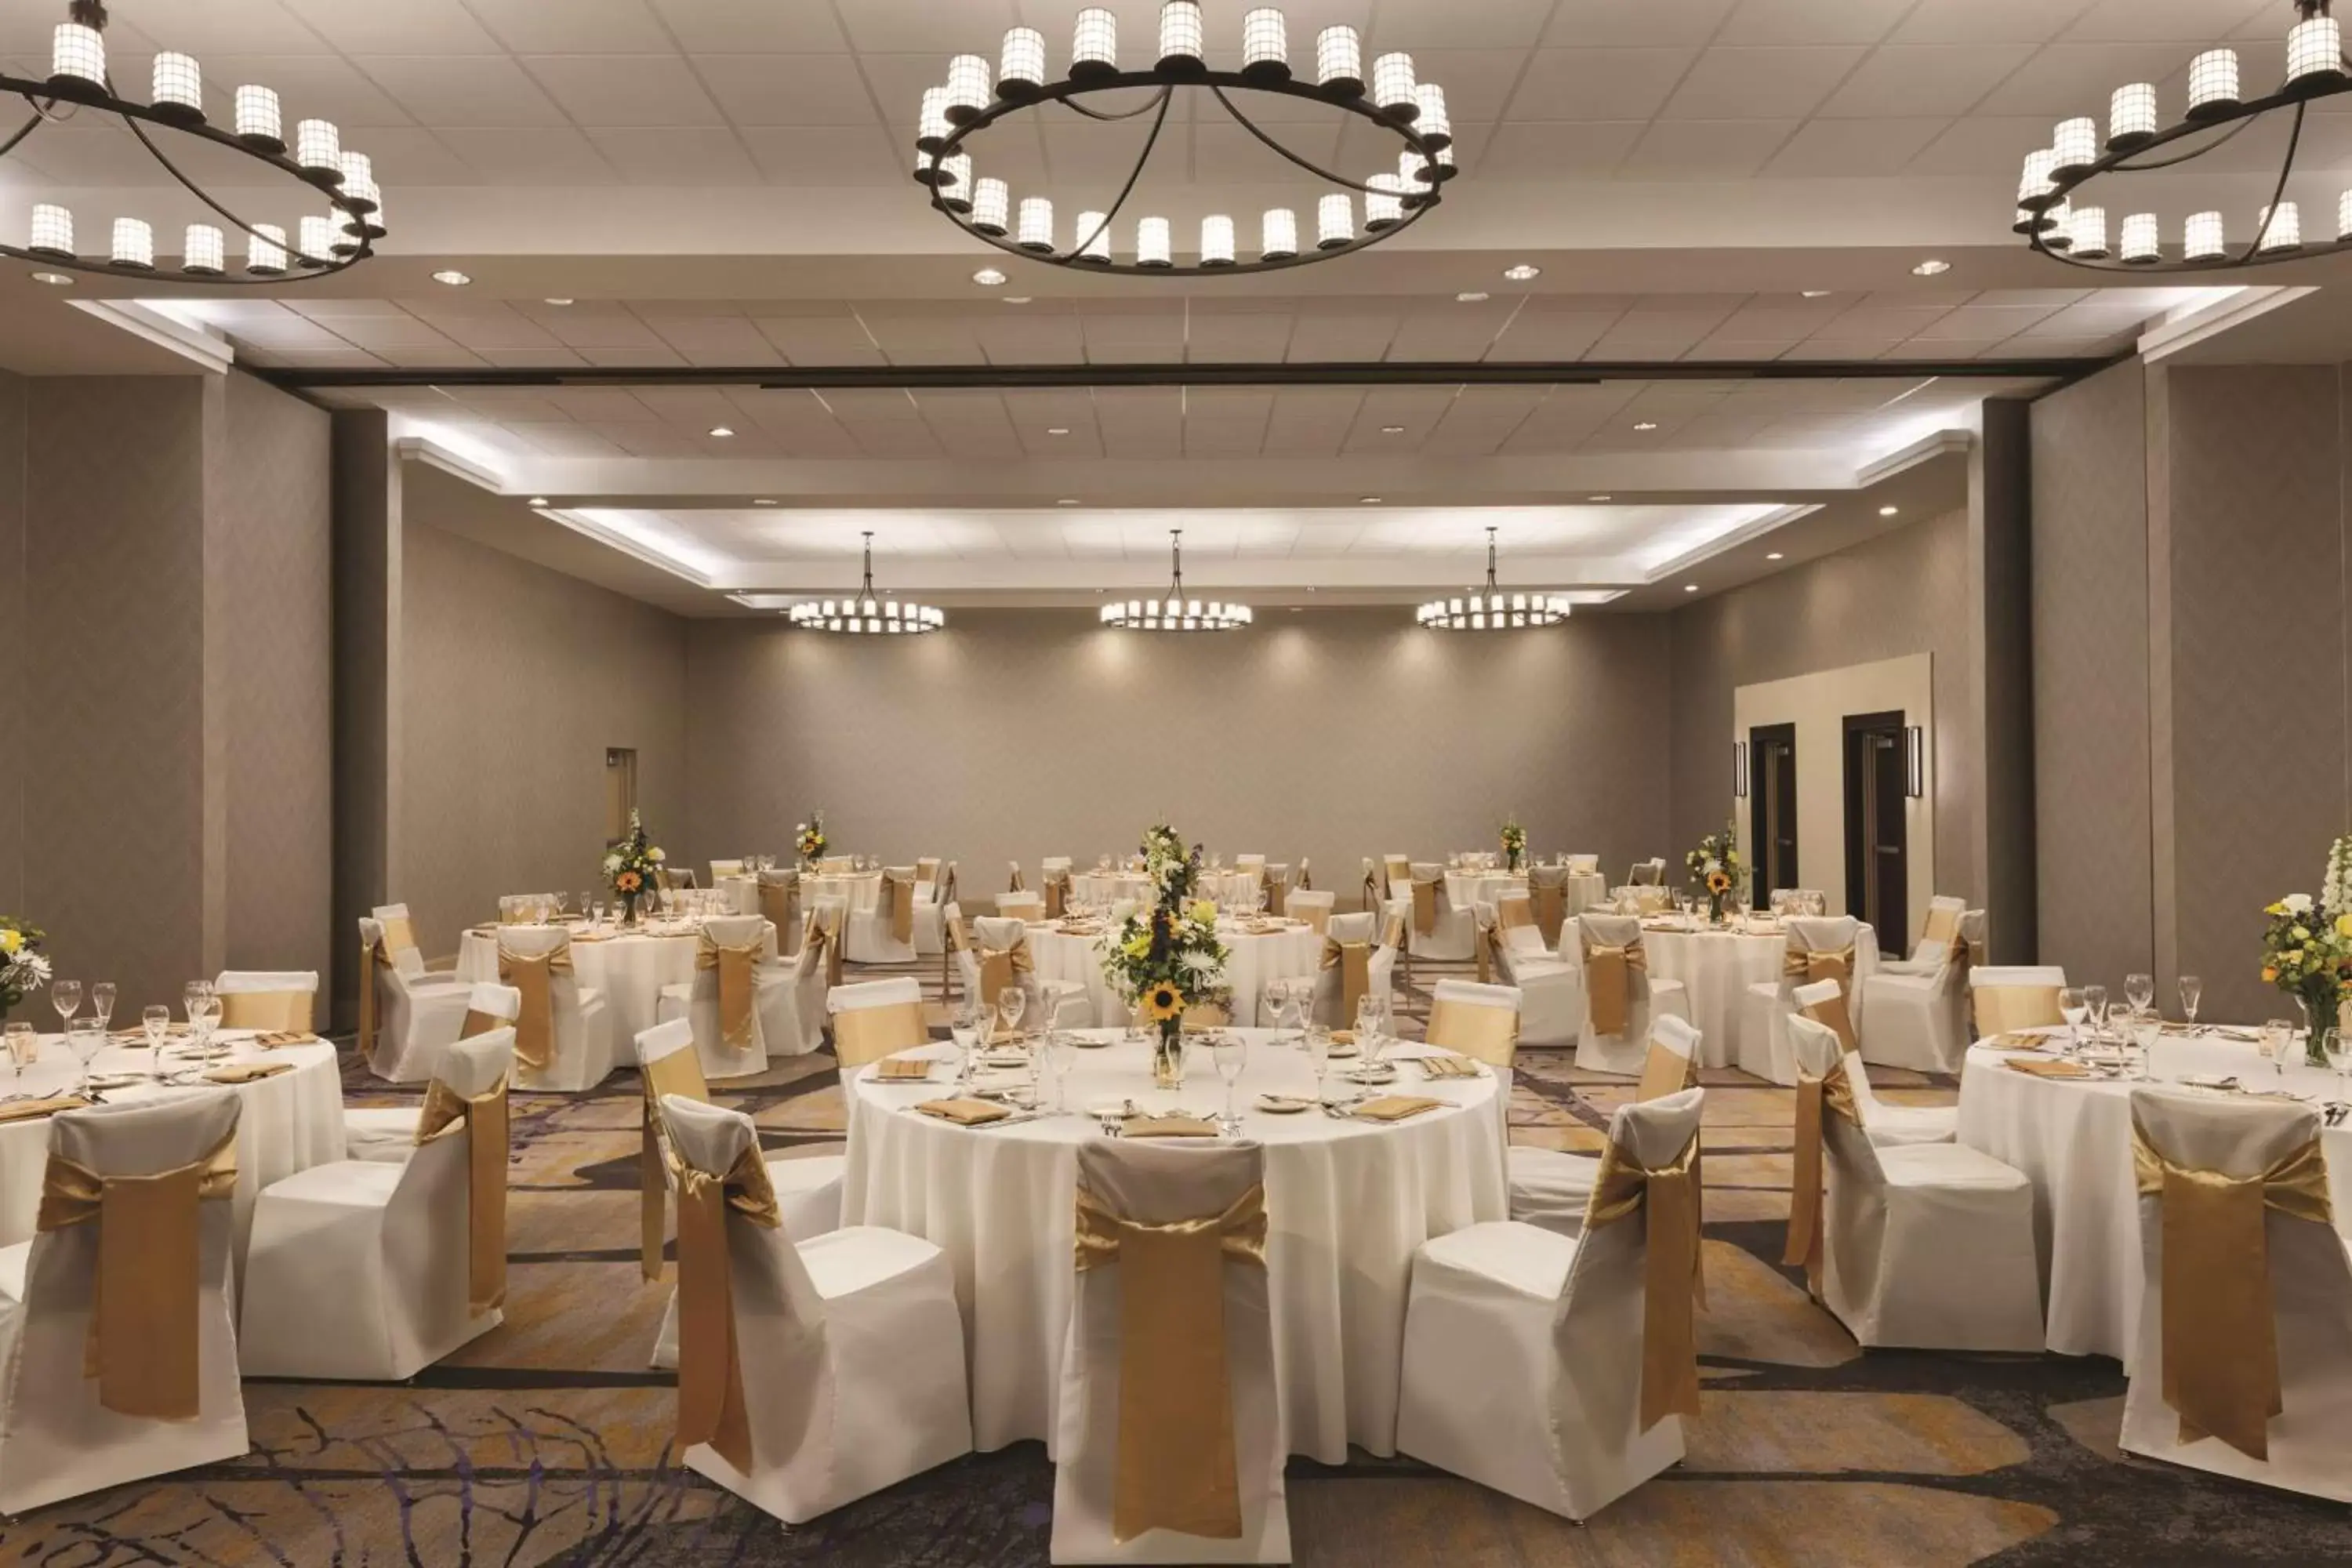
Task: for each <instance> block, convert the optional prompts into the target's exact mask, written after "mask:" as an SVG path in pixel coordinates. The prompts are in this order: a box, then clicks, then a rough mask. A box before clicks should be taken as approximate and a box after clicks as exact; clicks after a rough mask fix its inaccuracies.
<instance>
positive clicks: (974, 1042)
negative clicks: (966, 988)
mask: <svg viewBox="0 0 2352 1568" xmlns="http://www.w3.org/2000/svg"><path fill="white" fill-rule="evenodd" d="M989 1017H990V1009H989V1005H988V1004H987V1003H985V1002H983V1001H982V1000H981V999H980V997H979V996H978V995H976V994H975V995H968V996H966V997H965V998H964V1000H963V1005H962V1006H961V1007H960V1008H958V1009H957V1011H956V1019H955V1024H954V1026H952V1027H951V1028H950V1029H949V1030H948V1037H949V1038H950V1039H952V1040H954V1041H955V1047H956V1073H955V1080H956V1083H957V1084H958V1085H959V1086H961V1085H962V1084H965V1083H968V1082H970V1081H971V1058H972V1057H973V1055H974V1054H975V1053H977V1052H978V1051H979V1049H980V1047H981V1046H982V1043H983V1041H984V1040H985V1039H986V1037H987V1035H988V1020H989Z"/></svg>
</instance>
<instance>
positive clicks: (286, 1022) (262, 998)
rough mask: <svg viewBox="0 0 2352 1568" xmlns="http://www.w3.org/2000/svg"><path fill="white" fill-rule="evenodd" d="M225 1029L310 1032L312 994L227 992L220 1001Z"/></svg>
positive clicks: (221, 1017) (222, 1024)
mask: <svg viewBox="0 0 2352 1568" xmlns="http://www.w3.org/2000/svg"><path fill="white" fill-rule="evenodd" d="M220 1005H221V1016H220V1026H221V1027H222V1028H224V1029H270V1030H275V1029H284V1030H289V1031H295V1032H299V1033H301V1034H309V1033H310V992H308V991H224V992H222V993H221V997H220Z"/></svg>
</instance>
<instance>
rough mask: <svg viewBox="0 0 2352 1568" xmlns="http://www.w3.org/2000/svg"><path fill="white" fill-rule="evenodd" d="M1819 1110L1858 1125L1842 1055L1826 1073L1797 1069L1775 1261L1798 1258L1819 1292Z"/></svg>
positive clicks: (1823, 1222) (1822, 1218)
mask: <svg viewBox="0 0 2352 1568" xmlns="http://www.w3.org/2000/svg"><path fill="white" fill-rule="evenodd" d="M1824 1115H1829V1116H1842V1117H1843V1118H1844V1119H1845V1120H1846V1121H1850V1122H1852V1123H1853V1125H1855V1126H1856V1127H1860V1126H1861V1125H1862V1110H1861V1108H1860V1107H1859V1106H1857V1105H1856V1104H1855V1103H1854V1099H1853V1080H1851V1079H1848V1078H1847V1077H1846V1075H1845V1058H1843V1057H1841V1058H1838V1064H1837V1065H1836V1066H1835V1067H1833V1068H1830V1070H1829V1073H1828V1075H1827V1076H1826V1077H1823V1078H1808V1077H1807V1076H1806V1075H1805V1073H1804V1072H1803V1070H1802V1069H1800V1070H1799V1071H1798V1073H1797V1136H1796V1145H1795V1148H1794V1150H1793V1151H1792V1152H1793V1154H1794V1156H1795V1169H1794V1171H1793V1172H1792V1173H1791V1175H1790V1191H1789V1236H1788V1240H1787V1242H1786V1244H1785V1245H1784V1246H1783V1247H1781V1249H1780V1261H1781V1262H1782V1263H1783V1264H1786V1265H1789V1266H1790V1267H1794V1266H1795V1265H1797V1264H1800V1263H1801V1264H1803V1265H1804V1266H1805V1285H1806V1288H1807V1289H1810V1290H1811V1292H1812V1293H1813V1294H1814V1295H1815V1296H1819V1295H1820V1294H1821V1293H1822V1243H1823V1239H1824V1235H1825V1232H1826V1229H1827V1216H1826V1214H1825V1211H1824V1208H1823V1205H1822V1164H1823V1149H1822V1125H1823V1123H1822V1118H1823V1117H1824Z"/></svg>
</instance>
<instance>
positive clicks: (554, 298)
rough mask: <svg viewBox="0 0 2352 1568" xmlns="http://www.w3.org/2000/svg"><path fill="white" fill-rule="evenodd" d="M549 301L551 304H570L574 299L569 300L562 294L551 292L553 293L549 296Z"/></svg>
mask: <svg viewBox="0 0 2352 1568" xmlns="http://www.w3.org/2000/svg"><path fill="white" fill-rule="evenodd" d="M547 302H548V303H549V304H551V305H569V304H570V303H572V301H571V300H567V299H564V298H562V297H561V296H558V295H553V294H551V295H549V296H548V298H547Z"/></svg>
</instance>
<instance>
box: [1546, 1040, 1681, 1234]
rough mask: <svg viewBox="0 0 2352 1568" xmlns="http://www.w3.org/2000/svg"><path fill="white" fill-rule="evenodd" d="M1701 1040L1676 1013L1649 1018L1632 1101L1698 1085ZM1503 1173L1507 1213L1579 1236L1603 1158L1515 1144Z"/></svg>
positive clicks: (1654, 1097) (1652, 1097) (1549, 1228)
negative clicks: (1647, 1037)
mask: <svg viewBox="0 0 2352 1568" xmlns="http://www.w3.org/2000/svg"><path fill="white" fill-rule="evenodd" d="M1698 1043H1699V1032H1698V1031H1697V1030H1696V1029H1694V1028H1692V1027H1691V1026H1689V1025H1688V1024H1685V1023H1684V1022H1683V1021H1682V1020H1681V1019H1680V1018H1677V1017H1675V1016H1674V1015H1673V1014H1671V1013H1661V1014H1659V1015H1658V1016H1656V1017H1654V1018H1653V1019H1651V1020H1650V1049H1649V1054H1648V1055H1647V1056H1646V1057H1644V1058H1643V1061H1642V1079H1641V1081H1640V1082H1639V1083H1638V1084H1636V1085H1635V1086H1634V1089H1633V1102H1634V1103H1635V1104H1637V1105H1638V1104H1642V1103H1644V1102H1646V1101H1648V1100H1664V1098H1665V1097H1666V1096H1668V1095H1670V1094H1680V1093H1681V1092H1682V1091H1683V1090H1684V1089H1696V1088H1697V1087H1698ZM1504 1173H1505V1175H1506V1176H1507V1177H1508V1179H1509V1192H1510V1207H1509V1210H1508V1213H1509V1215H1510V1216H1511V1217H1512V1218H1513V1219H1515V1220H1517V1221H1519V1222H1521V1223H1522V1224H1525V1225H1532V1226H1538V1227H1539V1228H1541V1229H1544V1230H1550V1231H1557V1232H1559V1234H1560V1235H1562V1236H1575V1235H1578V1234H1579V1233H1580V1232H1581V1231H1582V1230H1583V1229H1584V1211H1585V1208H1586V1206H1587V1205H1590V1204H1591V1200H1592V1189H1593V1186H1594V1184H1596V1183H1598V1182H1599V1181H1600V1179H1601V1159H1600V1156H1598V1155H1596V1154H1572V1153H1570V1152H1568V1151H1566V1150H1564V1149H1541V1148H1537V1147H1534V1146H1533V1145H1525V1144H1515V1145H1513V1146H1512V1147H1511V1148H1510V1149H1509V1150H1507V1152H1506V1159H1505V1163H1504Z"/></svg>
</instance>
